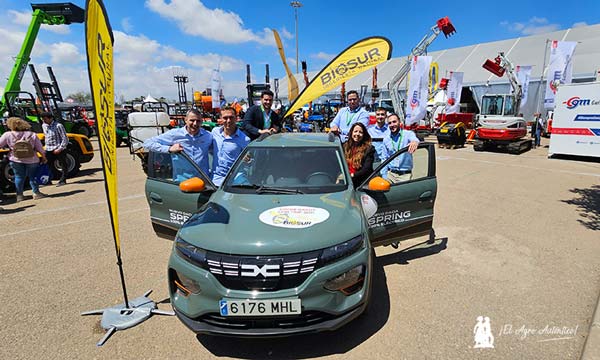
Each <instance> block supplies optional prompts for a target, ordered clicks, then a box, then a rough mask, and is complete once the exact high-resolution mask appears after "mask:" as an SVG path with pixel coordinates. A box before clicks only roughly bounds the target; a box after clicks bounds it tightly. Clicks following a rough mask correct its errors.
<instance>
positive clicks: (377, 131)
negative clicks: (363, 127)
mask: <svg viewBox="0 0 600 360" xmlns="http://www.w3.org/2000/svg"><path fill="white" fill-rule="evenodd" d="M386 117H387V110H385V109H384V108H382V107H378V108H377V110H375V119H376V121H377V122H376V123H375V124H373V125H369V127H368V128H367V131H368V132H369V135H371V139H372V140H373V142H372V145H373V147H374V148H375V152H376V153H377V157H378V158H379V159H381V155H382V154H383V138H384V137H385V136H386V135H388V133H389V132H390V131H389V129H388V125H387V123H386Z"/></svg>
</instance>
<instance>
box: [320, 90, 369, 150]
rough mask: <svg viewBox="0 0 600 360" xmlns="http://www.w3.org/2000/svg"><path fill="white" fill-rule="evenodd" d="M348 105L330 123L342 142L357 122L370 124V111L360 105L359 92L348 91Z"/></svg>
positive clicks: (330, 126) (366, 125)
mask: <svg viewBox="0 0 600 360" xmlns="http://www.w3.org/2000/svg"><path fill="white" fill-rule="evenodd" d="M347 99H348V106H347V107H345V108H341V109H340V111H338V113H337V115H336V116H335V118H334V119H333V121H332V122H331V124H330V125H329V128H330V130H329V131H330V132H332V133H334V134H338V135H339V136H340V138H341V140H342V142H346V140H347V139H348V131H350V128H351V127H352V124H354V123H355V122H361V123H363V125H364V126H365V127H368V126H369V113H368V112H367V110H365V109H363V108H361V107H360V103H359V98H358V92H357V91H356V90H350V91H348V97H347Z"/></svg>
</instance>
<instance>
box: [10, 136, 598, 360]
mask: <svg viewBox="0 0 600 360" xmlns="http://www.w3.org/2000/svg"><path fill="white" fill-rule="evenodd" d="M543 141H544V144H545V145H547V142H548V140H547V139H543ZM95 145H96V148H97V143H95ZM436 151H437V176H438V185H439V188H438V197H437V201H436V205H435V220H434V224H435V230H436V234H437V237H436V241H435V243H433V244H428V243H427V242H426V240H427V239H425V238H420V239H415V240H411V241H407V242H403V243H402V244H400V248H399V249H393V248H392V247H385V248H379V249H377V251H376V253H377V259H376V261H375V271H374V290H373V298H372V302H371V304H370V308H369V310H368V314H367V315H365V316H362V317H360V318H359V319H357V320H356V321H354V322H352V323H350V324H348V325H347V326H345V327H343V328H342V329H339V330H338V331H336V332H331V333H321V334H313V335H305V336H298V337H290V338H278V339H235V338H218V337H211V336H198V337H196V336H195V335H194V334H193V333H192V332H190V331H189V330H188V329H187V328H186V327H185V326H184V325H183V324H181V323H180V322H179V321H178V320H177V319H176V318H175V317H166V316H153V317H152V318H150V319H149V320H147V321H146V322H144V323H142V324H140V325H138V326H136V327H134V328H131V329H128V330H124V331H119V332H117V333H116V334H114V335H113V336H112V337H111V338H110V339H109V340H108V342H107V343H106V344H105V345H104V346H103V347H96V345H95V344H96V342H97V341H98V340H99V339H100V338H101V337H102V336H103V334H104V330H103V329H102V328H101V326H100V317H99V316H86V317H83V316H81V315H80V313H81V312H83V311H87V310H94V309H100V308H104V307H109V306H113V305H116V304H118V303H121V302H123V295H122V290H121V285H120V280H119V274H118V268H117V266H116V257H115V248H114V243H113V240H112V233H111V227H110V220H109V218H108V210H107V205H106V200H105V194H104V183H103V180H102V170H101V167H100V156H99V154H98V153H97V155H96V157H95V158H94V160H93V161H92V162H91V163H88V164H84V165H83V167H82V171H81V174H80V175H79V176H77V177H76V178H73V179H69V184H68V185H67V186H64V187H59V188H57V187H53V186H48V187H44V188H43V191H44V192H46V193H48V194H49V195H50V197H49V198H46V199H41V200H32V199H31V198H29V199H28V200H26V201H24V202H21V203H18V204H15V203H13V201H14V200H13V199H12V198H10V197H9V198H8V199H5V201H4V204H2V205H1V206H2V207H3V208H4V210H2V211H1V212H0V229H1V231H0V244H1V246H2V251H1V252H0V275H1V277H0V278H1V280H0V296H1V299H2V301H1V305H0V324H2V325H1V326H0V338H1V339H2V346H0V358H2V359H38V358H39V359H185V358H190V359H191V358H194V359H211V358H215V357H222V358H244V359H254V358H267V359H280V358H313V357H331V358H344V359H365V358H372V359H426V358H427V359H471V358H485V359H487V358H490V359H525V358H527V359H577V358H579V357H580V356H581V353H582V349H583V347H584V343H585V341H586V337H587V336H588V331H589V329H590V324H591V322H592V316H593V314H594V308H595V306H596V301H597V299H598V294H599V293H600V256H598V255H599V254H600V236H599V235H600V163H598V162H589V161H578V160H557V159H547V147H545V148H544V147H542V148H538V149H535V150H531V151H529V152H527V153H525V154H521V155H518V156H515V155H509V154H504V153H476V152H474V151H473V150H472V147H471V146H467V147H465V148H463V149H456V150H449V149H436ZM118 172H119V173H118V174H119V175H118V180H119V214H120V215H119V222H120V233H121V241H122V254H123V255H122V258H123V264H124V265H123V267H124V271H125V278H126V283H127V290H128V295H129V298H130V299H132V298H135V297H137V296H140V295H142V294H143V293H144V292H146V291H147V290H150V289H152V290H153V293H152V294H151V295H150V297H151V298H152V299H153V300H155V301H157V302H159V308H160V309H164V310H170V309H171V306H170V304H169V302H168V292H167V280H166V267H167V260H168V257H169V253H170V250H171V245H172V243H171V242H170V241H167V240H163V239H159V238H157V237H156V236H155V235H154V233H153V231H152V227H151V225H150V220H149V210H148V205H147V203H146V200H145V197H144V180H145V177H144V174H143V172H142V170H141V167H140V163H139V161H138V160H133V159H132V157H131V156H130V155H129V153H128V150H127V148H120V149H119V150H118ZM26 194H30V192H28V193H26ZM479 316H484V317H486V316H487V317H489V319H490V323H491V331H492V334H493V336H494V343H493V345H494V348H483V349H480V348H477V349H476V348H474V345H475V343H474V327H475V325H476V324H477V318H478V317H479ZM588 347H590V346H588ZM590 348H591V347H590ZM596 348H597V347H596Z"/></svg>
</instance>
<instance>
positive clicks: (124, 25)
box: [121, 17, 133, 32]
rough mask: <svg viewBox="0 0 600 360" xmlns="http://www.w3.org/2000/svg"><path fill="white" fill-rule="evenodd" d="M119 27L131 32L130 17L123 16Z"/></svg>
mask: <svg viewBox="0 0 600 360" xmlns="http://www.w3.org/2000/svg"><path fill="white" fill-rule="evenodd" d="M121 27H122V28H123V30H124V31H125V32H131V31H132V30H133V24H131V19H130V18H128V17H125V18H123V19H122V20H121Z"/></svg>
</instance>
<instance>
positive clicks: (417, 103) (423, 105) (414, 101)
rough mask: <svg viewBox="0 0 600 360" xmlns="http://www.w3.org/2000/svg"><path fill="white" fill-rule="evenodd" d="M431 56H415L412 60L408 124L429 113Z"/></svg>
mask: <svg viewBox="0 0 600 360" xmlns="http://www.w3.org/2000/svg"><path fill="white" fill-rule="evenodd" d="M430 66H431V56H415V57H414V58H413V59H412V60H411V66H410V80H409V84H408V93H407V97H406V120H405V124H406V125H407V126H409V125H411V124H414V123H416V122H419V121H420V120H421V119H424V118H425V115H426V114H427V100H428V99H429V67H430Z"/></svg>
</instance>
